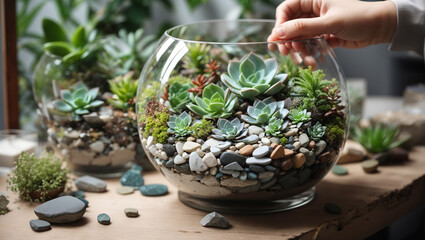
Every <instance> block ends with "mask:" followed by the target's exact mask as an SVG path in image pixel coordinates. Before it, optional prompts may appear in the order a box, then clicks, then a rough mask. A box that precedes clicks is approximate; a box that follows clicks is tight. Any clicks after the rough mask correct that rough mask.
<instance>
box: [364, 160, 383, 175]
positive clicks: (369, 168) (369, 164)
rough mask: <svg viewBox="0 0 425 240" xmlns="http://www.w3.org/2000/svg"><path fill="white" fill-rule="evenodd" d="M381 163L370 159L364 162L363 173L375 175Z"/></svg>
mask: <svg viewBox="0 0 425 240" xmlns="http://www.w3.org/2000/svg"><path fill="white" fill-rule="evenodd" d="M378 166H379V162H378V161H377V160H375V159H370V160H366V161H363V162H362V168H363V171H365V172H366V173H375V172H376V171H377V170H378Z"/></svg>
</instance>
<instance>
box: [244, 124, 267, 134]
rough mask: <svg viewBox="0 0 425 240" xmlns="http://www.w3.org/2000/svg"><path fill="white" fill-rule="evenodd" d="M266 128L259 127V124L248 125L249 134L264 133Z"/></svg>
mask: <svg viewBox="0 0 425 240" xmlns="http://www.w3.org/2000/svg"><path fill="white" fill-rule="evenodd" d="M263 132H264V129H263V128H261V127H257V126H254V125H252V126H249V127H248V134H249V135H259V134H260V133H263Z"/></svg>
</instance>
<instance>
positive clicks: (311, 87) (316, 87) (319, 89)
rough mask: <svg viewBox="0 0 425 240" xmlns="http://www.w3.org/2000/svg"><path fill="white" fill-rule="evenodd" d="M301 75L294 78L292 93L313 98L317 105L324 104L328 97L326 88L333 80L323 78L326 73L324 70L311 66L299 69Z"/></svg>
mask: <svg viewBox="0 0 425 240" xmlns="http://www.w3.org/2000/svg"><path fill="white" fill-rule="evenodd" d="M298 74H299V76H298V77H294V78H293V84H294V86H293V88H292V89H293V91H292V93H291V95H293V96H298V97H305V98H312V99H314V100H315V101H316V104H317V105H320V104H324V103H325V102H326V101H325V100H324V99H323V97H326V93H325V92H324V88H325V87H326V86H328V85H330V84H331V81H328V80H325V79H323V78H324V77H325V74H324V73H323V71H322V70H315V71H313V70H312V68H311V67H308V68H306V69H302V68H300V69H299V72H298Z"/></svg>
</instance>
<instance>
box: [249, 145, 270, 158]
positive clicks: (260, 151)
mask: <svg viewBox="0 0 425 240" xmlns="http://www.w3.org/2000/svg"><path fill="white" fill-rule="evenodd" d="M269 152H270V149H269V147H268V146H261V147H259V148H257V149H255V150H254V152H253V153H252V156H253V157H255V158H262V157H264V156H266V155H267V154H269Z"/></svg>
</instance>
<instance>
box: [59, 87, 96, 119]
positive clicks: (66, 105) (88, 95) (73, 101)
mask: <svg viewBox="0 0 425 240" xmlns="http://www.w3.org/2000/svg"><path fill="white" fill-rule="evenodd" d="M98 94H99V88H92V89H89V88H88V87H87V86H86V85H85V84H84V83H82V82H78V83H77V84H75V85H74V86H73V87H72V89H71V91H70V90H68V89H62V90H61V91H60V96H61V98H62V99H58V100H56V101H54V106H55V109H56V110H58V111H60V112H63V113H70V117H71V118H72V119H73V120H75V121H79V120H81V117H80V116H79V115H84V114H88V113H89V112H90V111H89V110H90V109H92V108H96V107H99V106H100V105H102V104H103V101H101V100H96V97H97V95H98Z"/></svg>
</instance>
